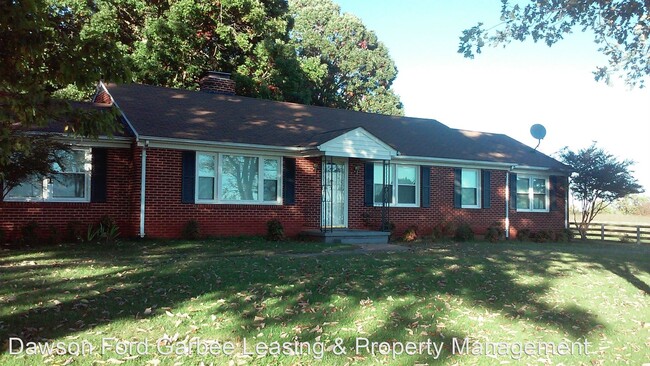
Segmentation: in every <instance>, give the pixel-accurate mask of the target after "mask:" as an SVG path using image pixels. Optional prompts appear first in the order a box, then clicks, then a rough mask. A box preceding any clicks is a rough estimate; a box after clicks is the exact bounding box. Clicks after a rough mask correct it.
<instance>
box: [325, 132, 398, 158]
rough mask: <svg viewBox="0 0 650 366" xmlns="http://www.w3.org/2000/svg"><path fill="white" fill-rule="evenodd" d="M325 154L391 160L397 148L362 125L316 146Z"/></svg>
mask: <svg viewBox="0 0 650 366" xmlns="http://www.w3.org/2000/svg"><path fill="white" fill-rule="evenodd" d="M318 150H320V151H322V152H323V153H324V154H325V155H326V156H338V157H346V158H360V159H373V160H391V158H392V157H394V156H397V154H398V152H397V150H395V149H393V148H392V147H391V146H390V145H388V144H387V143H385V142H383V141H382V140H380V139H378V138H377V137H375V136H374V135H373V134H371V133H370V132H368V131H366V130H365V129H363V128H362V127H357V128H355V129H353V130H351V131H348V132H346V133H344V134H342V135H339V136H337V137H335V138H333V139H331V140H329V141H327V142H324V143H322V144H321V145H319V146H318Z"/></svg>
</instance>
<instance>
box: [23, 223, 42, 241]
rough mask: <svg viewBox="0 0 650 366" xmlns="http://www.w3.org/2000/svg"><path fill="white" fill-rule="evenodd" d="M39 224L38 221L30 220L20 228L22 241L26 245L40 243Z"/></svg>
mask: <svg viewBox="0 0 650 366" xmlns="http://www.w3.org/2000/svg"><path fill="white" fill-rule="evenodd" d="M38 230H39V225H38V222H36V221H30V222H28V223H27V224H25V226H23V227H22V228H21V229H20V241H21V242H22V243H23V244H26V245H36V244H38V243H39V240H40V238H39V236H38Z"/></svg>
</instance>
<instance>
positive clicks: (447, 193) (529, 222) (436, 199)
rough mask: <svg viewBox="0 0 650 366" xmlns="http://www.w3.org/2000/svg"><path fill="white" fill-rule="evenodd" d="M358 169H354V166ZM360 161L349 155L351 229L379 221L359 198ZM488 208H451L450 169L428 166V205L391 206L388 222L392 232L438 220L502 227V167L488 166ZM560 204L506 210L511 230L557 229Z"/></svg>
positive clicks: (481, 228) (428, 226)
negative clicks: (551, 208)
mask: <svg viewBox="0 0 650 366" xmlns="http://www.w3.org/2000/svg"><path fill="white" fill-rule="evenodd" d="M356 169H358V171H356V172H355V170H356ZM363 170H364V162H363V161H362V160H359V159H350V170H349V171H350V176H349V185H350V186H349V190H348V192H349V212H348V224H349V227H350V228H353V229H372V230H376V229H377V228H378V227H379V225H380V222H381V208H378V207H365V206H364V199H363V196H364V195H363V192H364V186H363V177H364V174H363ZM490 179H491V181H490V184H491V196H490V203H491V205H490V208H488V209H457V208H454V169H453V168H448V167H431V176H430V177H429V180H430V184H431V206H430V207H428V208H422V207H417V208H399V207H391V208H390V211H389V214H390V219H389V220H390V222H392V223H393V224H395V232H396V233H397V234H398V235H400V234H401V233H403V232H404V231H405V230H406V229H408V228H409V227H410V226H413V225H415V226H416V227H417V229H418V234H420V235H427V234H430V233H431V232H432V230H433V228H434V227H435V226H437V225H439V224H444V223H453V222H466V223H468V224H469V225H470V226H471V227H472V229H473V230H474V232H475V233H477V234H484V233H485V231H486V229H487V228H488V227H489V226H490V225H491V224H493V223H498V224H500V225H501V226H502V227H505V195H506V171H500V170H492V174H491V178H490ZM563 210H564V208H563V206H562V207H558V211H553V212H549V213H516V212H514V211H511V212H510V215H511V217H510V223H511V233H514V234H513V235H516V229H517V228H530V229H531V230H533V231H536V230H541V229H551V230H560V229H562V228H564V211H563Z"/></svg>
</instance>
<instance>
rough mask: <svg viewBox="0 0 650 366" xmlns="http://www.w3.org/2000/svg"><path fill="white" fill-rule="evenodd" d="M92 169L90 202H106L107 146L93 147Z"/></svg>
mask: <svg viewBox="0 0 650 366" xmlns="http://www.w3.org/2000/svg"><path fill="white" fill-rule="evenodd" d="M91 159H92V160H91V164H92V171H91V175H90V202H106V193H107V192H106V191H107V184H106V170H107V165H108V151H107V149H106V148H101V147H93V149H92V158H91Z"/></svg>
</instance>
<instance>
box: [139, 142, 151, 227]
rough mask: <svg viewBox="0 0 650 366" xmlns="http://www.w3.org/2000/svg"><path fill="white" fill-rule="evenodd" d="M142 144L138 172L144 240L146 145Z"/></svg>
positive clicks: (141, 225) (146, 143)
mask: <svg viewBox="0 0 650 366" xmlns="http://www.w3.org/2000/svg"><path fill="white" fill-rule="evenodd" d="M148 144H149V142H148V141H145V142H144V146H143V147H142V169H141V172H140V237H141V238H144V214H145V210H144V209H145V193H146V191H147V184H146V183H147V145H148Z"/></svg>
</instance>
